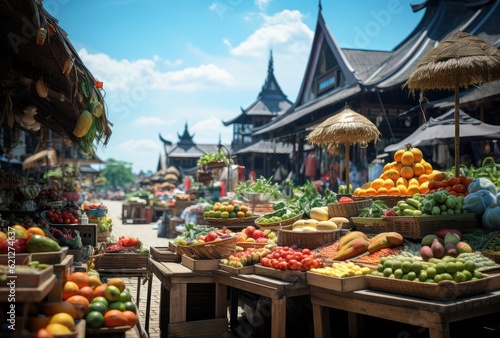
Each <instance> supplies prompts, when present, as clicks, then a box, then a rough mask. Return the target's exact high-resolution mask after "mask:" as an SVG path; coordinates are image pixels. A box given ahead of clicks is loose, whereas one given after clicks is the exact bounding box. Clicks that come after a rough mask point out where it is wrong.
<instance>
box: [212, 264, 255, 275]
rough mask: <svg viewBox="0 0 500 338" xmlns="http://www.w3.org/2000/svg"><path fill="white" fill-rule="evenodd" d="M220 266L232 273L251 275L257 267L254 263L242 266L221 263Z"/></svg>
mask: <svg viewBox="0 0 500 338" xmlns="http://www.w3.org/2000/svg"><path fill="white" fill-rule="evenodd" d="M219 268H220V269H221V270H224V271H226V272H229V273H230V274H232V275H250V274H252V273H255V267H254V266H253V265H247V266H243V267H241V268H235V267H233V266H230V265H227V264H219Z"/></svg>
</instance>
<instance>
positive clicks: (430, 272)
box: [425, 267, 437, 278]
mask: <svg viewBox="0 0 500 338" xmlns="http://www.w3.org/2000/svg"><path fill="white" fill-rule="evenodd" d="M425 272H426V273H427V277H428V278H434V277H435V276H436V275H437V272H436V268H434V267H429V268H427V269H426V270H425Z"/></svg>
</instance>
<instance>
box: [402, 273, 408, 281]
mask: <svg viewBox="0 0 500 338" xmlns="http://www.w3.org/2000/svg"><path fill="white" fill-rule="evenodd" d="M408 275H409V274H407V273H405V274H404V275H403V277H401V279H404V280H408Z"/></svg>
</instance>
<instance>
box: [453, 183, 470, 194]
mask: <svg viewBox="0 0 500 338" xmlns="http://www.w3.org/2000/svg"><path fill="white" fill-rule="evenodd" d="M453 191H455V192H462V193H463V192H466V191H467V188H466V187H465V185H463V184H455V185H454V186H453Z"/></svg>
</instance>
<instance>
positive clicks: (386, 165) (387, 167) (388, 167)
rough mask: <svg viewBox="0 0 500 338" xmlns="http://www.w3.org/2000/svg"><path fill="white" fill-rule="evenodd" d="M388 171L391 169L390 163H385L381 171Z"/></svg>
mask: <svg viewBox="0 0 500 338" xmlns="http://www.w3.org/2000/svg"><path fill="white" fill-rule="evenodd" d="M389 169H392V162H390V163H386V164H385V165H384V169H383V170H382V171H387V170H389Z"/></svg>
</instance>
